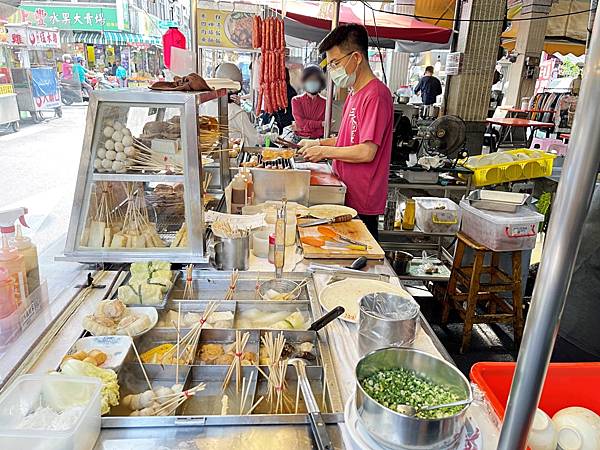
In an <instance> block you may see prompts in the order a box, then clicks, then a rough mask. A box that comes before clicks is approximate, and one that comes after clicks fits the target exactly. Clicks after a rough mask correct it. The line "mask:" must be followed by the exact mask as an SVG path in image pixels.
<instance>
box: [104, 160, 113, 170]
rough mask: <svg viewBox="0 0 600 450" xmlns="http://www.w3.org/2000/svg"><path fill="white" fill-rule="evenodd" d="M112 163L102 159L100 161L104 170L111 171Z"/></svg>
mask: <svg viewBox="0 0 600 450" xmlns="http://www.w3.org/2000/svg"><path fill="white" fill-rule="evenodd" d="M112 163H113V162H112V161H111V160H110V159H103V160H102V167H104V168H105V169H112Z"/></svg>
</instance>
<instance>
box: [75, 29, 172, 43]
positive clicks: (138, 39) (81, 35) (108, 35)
mask: <svg viewBox="0 0 600 450" xmlns="http://www.w3.org/2000/svg"><path fill="white" fill-rule="evenodd" d="M73 37H74V40H75V42H82V43H85V44H103V45H107V44H117V45H125V44H149V45H161V39H160V38H159V37H154V36H144V35H142V34H135V33H127V32H117V31H105V32H103V33H99V32H96V31H75V32H74V33H73Z"/></svg>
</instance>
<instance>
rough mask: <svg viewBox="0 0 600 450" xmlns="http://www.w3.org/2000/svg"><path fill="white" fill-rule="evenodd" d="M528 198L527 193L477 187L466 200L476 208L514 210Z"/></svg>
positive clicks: (529, 196)
mask: <svg viewBox="0 0 600 450" xmlns="http://www.w3.org/2000/svg"><path fill="white" fill-rule="evenodd" d="M530 198H531V195H529V194H520V193H517V192H502V191H490V190H484V189H477V190H475V191H472V192H471V193H470V194H469V195H468V196H467V197H466V200H467V201H468V202H469V204H470V205H471V206H473V207H474V208H478V209H487V210H491V211H502V212H516V211H517V210H518V209H519V207H521V206H524V205H525V204H527V203H528V202H529V199H530Z"/></svg>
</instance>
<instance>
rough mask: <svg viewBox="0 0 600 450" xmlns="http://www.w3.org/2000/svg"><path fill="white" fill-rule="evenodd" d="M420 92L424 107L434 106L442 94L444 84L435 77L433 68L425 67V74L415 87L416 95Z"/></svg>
mask: <svg viewBox="0 0 600 450" xmlns="http://www.w3.org/2000/svg"><path fill="white" fill-rule="evenodd" d="M419 92H420V93H421V99H422V100H423V104H424V105H433V104H434V103H435V101H436V100H437V96H438V95H440V94H441V93H442V83H441V82H440V80H438V79H437V78H436V77H434V76H433V66H427V67H425V74H424V75H423V77H422V78H421V79H420V80H419V84H417V86H416V87H415V94H418V93H419Z"/></svg>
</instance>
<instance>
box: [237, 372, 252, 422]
mask: <svg viewBox="0 0 600 450" xmlns="http://www.w3.org/2000/svg"><path fill="white" fill-rule="evenodd" d="M253 375H254V372H251V373H250V379H249V380H248V384H246V377H244V380H243V382H242V396H241V399H240V415H243V414H244V408H245V407H246V402H247V401H248V395H249V394H250V387H251V386H252V376H253ZM244 384H245V386H244Z"/></svg>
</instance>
